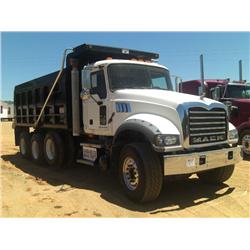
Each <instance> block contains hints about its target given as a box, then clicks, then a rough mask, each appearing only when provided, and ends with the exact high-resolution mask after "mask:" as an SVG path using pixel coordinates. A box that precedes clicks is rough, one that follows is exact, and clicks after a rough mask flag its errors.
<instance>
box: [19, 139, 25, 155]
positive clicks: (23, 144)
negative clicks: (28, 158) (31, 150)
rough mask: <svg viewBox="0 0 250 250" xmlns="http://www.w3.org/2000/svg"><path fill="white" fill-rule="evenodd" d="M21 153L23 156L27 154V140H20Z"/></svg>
mask: <svg viewBox="0 0 250 250" xmlns="http://www.w3.org/2000/svg"><path fill="white" fill-rule="evenodd" d="M20 151H21V153H22V155H25V154H26V145H25V140H24V139H23V138H21V139H20Z"/></svg>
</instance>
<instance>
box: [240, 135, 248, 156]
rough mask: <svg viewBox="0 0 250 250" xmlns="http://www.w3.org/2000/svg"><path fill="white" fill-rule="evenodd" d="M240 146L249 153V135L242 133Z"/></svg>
mask: <svg viewBox="0 0 250 250" xmlns="http://www.w3.org/2000/svg"><path fill="white" fill-rule="evenodd" d="M242 147H243V151H244V153H246V154H250V135H244V136H243V137H242Z"/></svg>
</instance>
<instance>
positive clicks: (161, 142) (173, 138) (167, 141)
mask: <svg viewBox="0 0 250 250" xmlns="http://www.w3.org/2000/svg"><path fill="white" fill-rule="evenodd" d="M179 144H180V139H179V135H157V136H156V137H155V145H156V146H160V147H165V146H166V147H168V146H175V145H179Z"/></svg>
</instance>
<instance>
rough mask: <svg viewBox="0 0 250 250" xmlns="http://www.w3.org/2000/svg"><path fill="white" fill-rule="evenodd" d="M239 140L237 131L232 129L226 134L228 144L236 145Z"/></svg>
mask: <svg viewBox="0 0 250 250" xmlns="http://www.w3.org/2000/svg"><path fill="white" fill-rule="evenodd" d="M238 139H239V136H238V131H237V129H232V130H230V131H229V132H228V140H229V142H230V143H237V142H238Z"/></svg>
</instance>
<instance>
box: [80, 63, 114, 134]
mask: <svg viewBox="0 0 250 250" xmlns="http://www.w3.org/2000/svg"><path fill="white" fill-rule="evenodd" d="M82 88H83V89H88V90H89V93H90V96H89V98H88V99H86V100H83V101H82V102H83V106H82V107H83V123H84V132H86V133H91V134H97V135H108V134H109V129H110V128H109V125H108V113H109V112H108V111H109V110H108V109H109V105H108V104H109V102H108V100H107V88H106V82H105V75H104V70H103V69H102V68H101V69H99V68H97V69H96V68H94V69H93V68H92V69H89V68H86V69H84V70H83V74H82Z"/></svg>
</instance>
